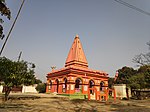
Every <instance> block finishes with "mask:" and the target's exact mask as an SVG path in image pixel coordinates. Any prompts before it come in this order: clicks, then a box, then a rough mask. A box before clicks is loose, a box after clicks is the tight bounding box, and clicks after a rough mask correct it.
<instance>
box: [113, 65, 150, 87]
mask: <svg viewBox="0 0 150 112" xmlns="http://www.w3.org/2000/svg"><path fill="white" fill-rule="evenodd" d="M115 84H127V86H128V87H131V88H132V89H145V88H150V65H143V66H141V67H140V68H139V69H138V70H134V69H133V68H131V67H123V68H122V69H119V70H118V78H117V80H116V81H115Z"/></svg>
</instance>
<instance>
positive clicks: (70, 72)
mask: <svg viewBox="0 0 150 112" xmlns="http://www.w3.org/2000/svg"><path fill="white" fill-rule="evenodd" d="M46 77H47V87H46V92H47V93H49V92H50V93H58V94H75V93H81V94H85V95H88V94H100V93H101V92H102V93H104V92H105V90H106V89H107V88H108V74H107V73H105V72H103V71H99V70H92V69H90V68H88V62H87V59H86V56H85V54H84V51H83V48H82V44H81V42H80V39H79V36H78V35H76V37H75V39H74V42H73V44H72V46H71V48H70V51H69V54H68V57H67V59H66V62H65V67H64V68H62V69H58V70H56V69H54V68H52V71H51V72H49V73H48V74H47V76H46Z"/></svg>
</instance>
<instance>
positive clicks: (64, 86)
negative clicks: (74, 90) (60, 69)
mask: <svg viewBox="0 0 150 112" xmlns="http://www.w3.org/2000/svg"><path fill="white" fill-rule="evenodd" d="M66 91H67V78H64V81H63V87H62V92H63V93H66Z"/></svg>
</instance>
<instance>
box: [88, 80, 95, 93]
mask: <svg viewBox="0 0 150 112" xmlns="http://www.w3.org/2000/svg"><path fill="white" fill-rule="evenodd" d="M93 87H94V81H93V80H90V81H89V88H93ZM90 94H94V90H92V89H91V90H90Z"/></svg>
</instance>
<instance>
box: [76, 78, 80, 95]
mask: <svg viewBox="0 0 150 112" xmlns="http://www.w3.org/2000/svg"><path fill="white" fill-rule="evenodd" d="M75 92H76V93H80V92H82V80H81V79H80V78H77V79H76V80H75Z"/></svg>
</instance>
